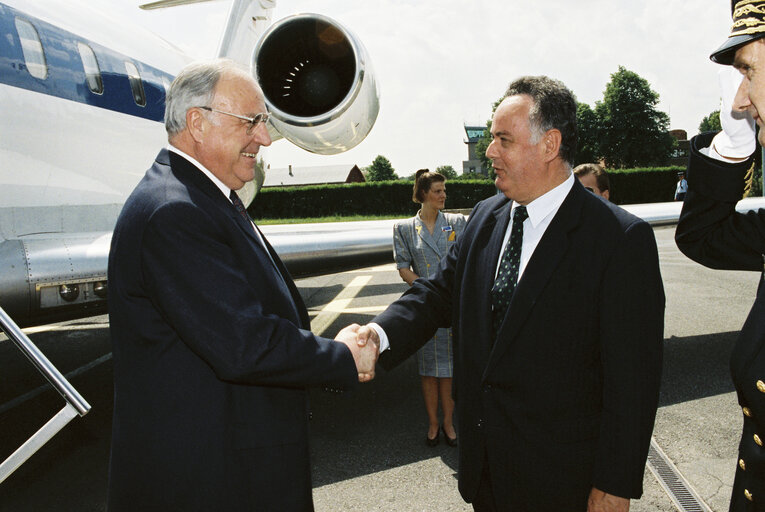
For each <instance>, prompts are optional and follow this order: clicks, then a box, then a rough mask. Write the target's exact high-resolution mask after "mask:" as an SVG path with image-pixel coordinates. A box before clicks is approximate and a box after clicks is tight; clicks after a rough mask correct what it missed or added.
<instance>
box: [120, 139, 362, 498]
mask: <svg viewBox="0 0 765 512" xmlns="http://www.w3.org/2000/svg"><path fill="white" fill-rule="evenodd" d="M268 251H269V252H270V254H271V257H272V258H273V259H274V261H275V262H276V265H277V266H278V267H279V270H280V271H281V274H282V276H283V279H282V278H280V277H279V274H278V273H277V271H276V269H275V268H274V263H272V262H271V260H270V259H269V257H268V254H267V253H266V249H265V248H264V247H263V245H262V244H260V243H259V242H258V240H257V239H256V237H255V233H254V231H253V229H252V226H251V225H250V224H249V223H247V221H245V220H244V219H243V218H242V217H241V216H240V215H239V214H238V213H237V211H236V210H235V208H234V206H233V205H232V204H231V202H230V201H229V200H228V198H226V197H225V196H224V195H223V194H222V193H221V191H220V190H219V189H218V188H217V187H216V186H215V185H214V184H213V183H212V182H211V181H210V180H209V179H208V178H207V177H206V176H205V175H204V174H203V173H202V172H201V171H199V170H198V169H197V168H196V167H194V166H193V165H192V164H191V163H189V162H188V161H186V160H185V159H184V158H182V157H180V156H178V155H177V154H175V153H168V151H167V150H162V151H160V153H159V155H158V156H157V160H156V162H155V163H154V165H153V167H152V168H151V169H149V171H148V172H147V173H146V176H145V177H144V178H143V180H142V181H141V182H140V183H139V184H138V186H137V188H136V189H135V191H134V192H133V193H132V195H131V196H130V197H129V198H128V200H127V202H126V203H125V206H124V208H123V211H122V213H121V215H120V218H119V220H118V222H117V226H116V228H115V230H114V235H113V238H112V247H111V253H110V257H109V271H108V272H109V310H110V322H111V336H112V343H113V350H114V384H115V397H114V425H113V433H112V451H111V461H110V475H109V510H111V511H121V510H125V511H136V510H142V511H145V510H162V511H168V510H179V511H180V510H182V511H192V510H199V511H210V510H258V511H272V510H273V511H285V510H289V511H304V510H312V509H313V506H312V500H311V480H310V468H309V453H308V403H307V391H306V386H307V385H311V384H319V383H329V384H333V385H340V386H342V385H347V386H350V385H353V384H354V383H355V382H356V380H357V373H356V367H355V365H354V362H353V357H352V356H351V353H350V351H349V350H348V349H347V348H346V347H345V346H343V345H341V344H336V343H334V342H333V341H331V340H328V339H323V338H319V337H317V336H314V335H313V334H311V332H310V331H309V330H308V329H309V319H308V314H307V312H306V309H305V306H304V304H303V301H302V300H301V298H300V295H299V294H298V291H297V289H296V288H295V285H294V283H293V281H292V279H291V278H290V276H289V274H288V272H287V270H286V269H285V268H284V266H283V265H282V264H281V262H280V260H279V257H278V256H277V255H276V253H275V252H274V251H273V249H272V248H271V247H270V246H269V247H268Z"/></svg>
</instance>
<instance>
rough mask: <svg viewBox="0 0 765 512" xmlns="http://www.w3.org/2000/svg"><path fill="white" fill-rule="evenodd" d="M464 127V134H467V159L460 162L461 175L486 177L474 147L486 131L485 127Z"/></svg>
mask: <svg viewBox="0 0 765 512" xmlns="http://www.w3.org/2000/svg"><path fill="white" fill-rule="evenodd" d="M464 126H465V133H466V134H467V140H465V141H464V142H465V144H467V148H468V159H467V160H463V161H462V173H463V174H464V173H466V172H475V173H479V174H483V175H484V176H486V169H484V168H483V163H482V162H481V160H480V159H479V158H478V155H476V152H475V147H476V144H477V143H478V141H479V140H481V139H482V138H483V132H484V131H485V130H486V127H485V126H468V125H464Z"/></svg>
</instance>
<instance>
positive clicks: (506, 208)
mask: <svg viewBox="0 0 765 512" xmlns="http://www.w3.org/2000/svg"><path fill="white" fill-rule="evenodd" d="M510 205H511V201H510V200H509V199H508V200H505V201H503V202H502V203H501V204H500V205H499V206H498V207H497V208H496V209H495V210H494V211H493V212H492V213H491V214H489V215H487V216H486V221H485V223H484V225H483V226H481V228H480V231H479V233H478V234H477V235H476V239H475V242H474V245H475V246H476V248H477V249H478V251H477V252H478V254H479V259H480V262H473V264H474V265H475V268H474V271H475V276H476V282H477V285H478V286H476V288H475V289H476V290H480V297H478V301H479V307H477V308H476V311H477V314H478V315H481V318H480V319H479V321H478V322H477V323H476V327H477V328H478V329H480V331H481V332H476V333H475V334H476V336H475V339H476V340H477V342H480V343H481V347H480V350H481V357H482V361H488V359H489V354H490V352H491V349H492V345H493V344H494V339H493V338H492V327H491V325H492V312H491V294H490V293H489V290H491V288H492V286H493V285H494V273H495V271H496V269H497V260H498V258H499V253H500V251H501V250H502V239H503V238H504V236H505V232H506V231H507V225H508V223H509V222H510ZM484 292H485V293H484Z"/></svg>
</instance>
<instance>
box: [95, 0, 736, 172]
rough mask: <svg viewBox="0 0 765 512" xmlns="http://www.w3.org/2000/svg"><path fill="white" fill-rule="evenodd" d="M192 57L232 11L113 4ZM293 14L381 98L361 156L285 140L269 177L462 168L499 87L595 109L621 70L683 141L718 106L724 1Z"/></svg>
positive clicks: (328, 0) (376, 2)
mask: <svg viewBox="0 0 765 512" xmlns="http://www.w3.org/2000/svg"><path fill="white" fill-rule="evenodd" d="M109 3H111V4H113V9H114V13H115V14H116V15H119V16H125V17H130V18H132V17H135V19H136V20H137V21H139V22H140V23H141V24H142V25H144V26H146V27H147V28H148V29H151V30H155V31H157V30H161V31H162V32H163V34H164V37H165V38H166V39H167V40H169V41H170V42H172V43H174V44H176V45H177V46H179V47H180V48H182V49H183V50H185V51H187V52H189V53H191V54H192V55H195V56H198V57H200V58H204V57H212V56H214V54H215V50H216V48H217V44H218V39H219V37H220V34H221V32H222V29H223V25H224V24H225V19H226V14H227V11H228V6H229V2H228V1H225V0H223V1H214V2H209V3H205V4H195V5H189V6H183V7H176V8H172V9H164V10H161V11H150V12H145V11H139V9H138V8H137V5H138V4H139V2H135V3H134V2H133V1H132V0H130V1H125V0H109ZM301 12H317V13H320V14H324V15H327V16H330V17H332V18H334V19H336V20H337V21H339V22H340V23H342V24H343V25H345V26H346V27H347V28H349V29H350V30H351V31H352V32H354V33H355V34H356V35H357V36H358V37H359V39H360V40H361V41H362V42H363V44H364V46H365V47H366V49H367V52H368V54H369V56H370V60H371V61H372V65H373V68H374V71H375V76H376V79H377V82H378V84H379V88H380V113H379V116H378V118H377V122H376V124H375V126H374V127H373V128H372V131H371V132H370V134H369V135H368V136H367V138H366V139H365V140H364V141H363V142H361V143H360V144H359V145H358V146H357V147H356V148H353V149H351V150H350V151H348V152H346V153H342V154H339V155H334V156H320V155H313V154H311V153H308V152H306V151H304V150H302V149H299V148H297V147H295V146H293V145H292V144H290V143H289V142H287V141H284V140H282V141H278V142H275V143H274V144H273V145H272V146H271V148H269V149H268V151H267V152H266V153H265V157H266V160H267V161H268V163H269V164H270V165H271V166H272V167H286V166H287V165H289V164H292V165H294V166H301V165H304V166H308V165H311V166H313V165H334V164H349V165H353V164H356V165H359V167H364V166H367V165H369V164H370V163H371V162H372V160H373V159H374V158H375V157H376V156H377V155H384V156H385V157H386V158H388V159H389V160H390V161H391V163H392V165H393V168H394V169H395V170H396V172H397V174H398V175H399V176H408V175H410V174H412V173H413V172H414V171H415V170H417V169H419V168H423V167H428V168H430V169H434V168H435V167H437V166H439V165H451V166H453V167H454V168H455V169H456V170H457V171H458V172H460V171H461V170H462V161H463V160H465V159H466V158H467V146H466V145H465V144H464V140H465V131H464V128H463V125H464V124H465V123H467V124H479V125H483V124H485V122H486V121H487V120H488V119H489V117H490V116H491V106H492V104H493V103H494V101H496V100H497V99H498V98H499V97H500V96H502V94H503V92H504V90H505V88H506V87H507V85H508V84H509V83H510V82H511V81H512V80H514V79H515V78H517V77H519V76H523V75H548V76H551V77H553V78H557V79H559V80H561V81H562V82H563V83H565V84H566V85H567V86H568V87H569V88H570V89H571V90H572V91H573V92H574V94H575V95H576V96H577V100H578V101H580V102H584V103H588V104H589V105H590V106H594V104H595V102H596V101H599V100H602V98H603V91H604V90H605V87H606V84H607V83H608V82H609V80H610V76H611V74H612V73H615V72H616V71H617V69H618V67H619V66H624V67H626V68H627V69H629V70H630V71H634V72H636V73H637V74H639V75H640V76H642V77H643V78H645V79H646V80H648V82H649V83H650V85H651V87H652V89H653V90H654V91H656V92H657V93H658V94H659V96H660V103H659V105H658V108H659V109H660V110H661V111H663V112H666V113H667V114H668V115H669V117H670V128H671V129H684V130H686V131H687V132H688V135H689V136H693V135H695V134H696V133H697V131H698V126H699V123H700V122H701V120H702V119H703V118H704V116H706V115H707V114H709V113H710V112H712V111H713V110H716V109H717V108H719V101H720V100H719V92H718V85H717V71H718V70H719V69H720V68H721V66H719V65H717V64H714V63H712V62H711V61H710V60H709V54H710V53H711V52H712V51H713V50H715V49H716V48H717V47H718V46H720V45H721V44H722V43H723V42H724V40H725V39H726V38H727V36H728V34H729V32H730V27H731V20H730V2H728V1H727V0H694V1H693V2H688V1H687V0H683V1H681V0H642V1H635V0H629V1H628V0H609V1H606V0H576V1H572V0H546V1H543V2H541V1H539V2H534V1H531V2H530V1H528V0H525V1H518V0H502V1H497V0H493V1H488V0H438V1H435V0H364V1H348V0H321V1H318V0H313V1H308V0H281V1H277V5H276V8H275V9H274V11H273V17H272V20H274V21H275V20H278V19H281V18H282V17H284V16H288V15H291V14H296V13H301Z"/></svg>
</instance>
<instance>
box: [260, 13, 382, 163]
mask: <svg viewBox="0 0 765 512" xmlns="http://www.w3.org/2000/svg"><path fill="white" fill-rule="evenodd" d="M253 61H254V62H253V67H254V69H255V70H256V72H257V74H258V80H259V82H260V85H261V87H262V88H263V94H264V96H265V102H266V106H267V107H268V110H269V112H270V113H271V118H270V124H271V126H270V127H269V131H270V132H271V134H272V137H273V138H281V137H284V138H285V139H287V140H289V141H290V142H292V143H293V144H295V145H296V146H298V147H301V148H303V149H305V150H307V151H310V152H312V153H319V154H322V155H333V154H336V153H341V152H343V151H347V150H349V149H351V148H353V147H354V146H356V145H357V144H358V143H359V142H361V141H362V140H364V137H366V136H367V134H368V133H369V131H370V130H371V129H372V126H373V125H374V123H375V120H376V119H377V113H378V111H379V110H380V103H379V94H378V90H377V83H376V82H375V78H374V74H373V73H372V66H371V64H370V62H369V57H368V56H367V52H366V50H365V49H364V46H363V45H362V44H361V42H360V41H359V39H358V38H357V37H356V36H355V35H353V34H352V33H351V32H350V31H349V30H348V29H346V28H345V27H343V26H342V25H341V24H339V23H338V22H336V21H334V20H332V19H331V18H328V17H326V16H322V15H320V14H298V15H294V16H289V17H287V18H284V19H282V20H280V21H278V22H276V23H274V24H273V25H271V26H270V27H269V28H268V30H266V32H265V33H264V34H263V36H262V37H261V39H260V41H259V42H258V44H257V45H256V47H255V52H254V54H253ZM275 132H276V133H275ZM277 133H278V135H277Z"/></svg>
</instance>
